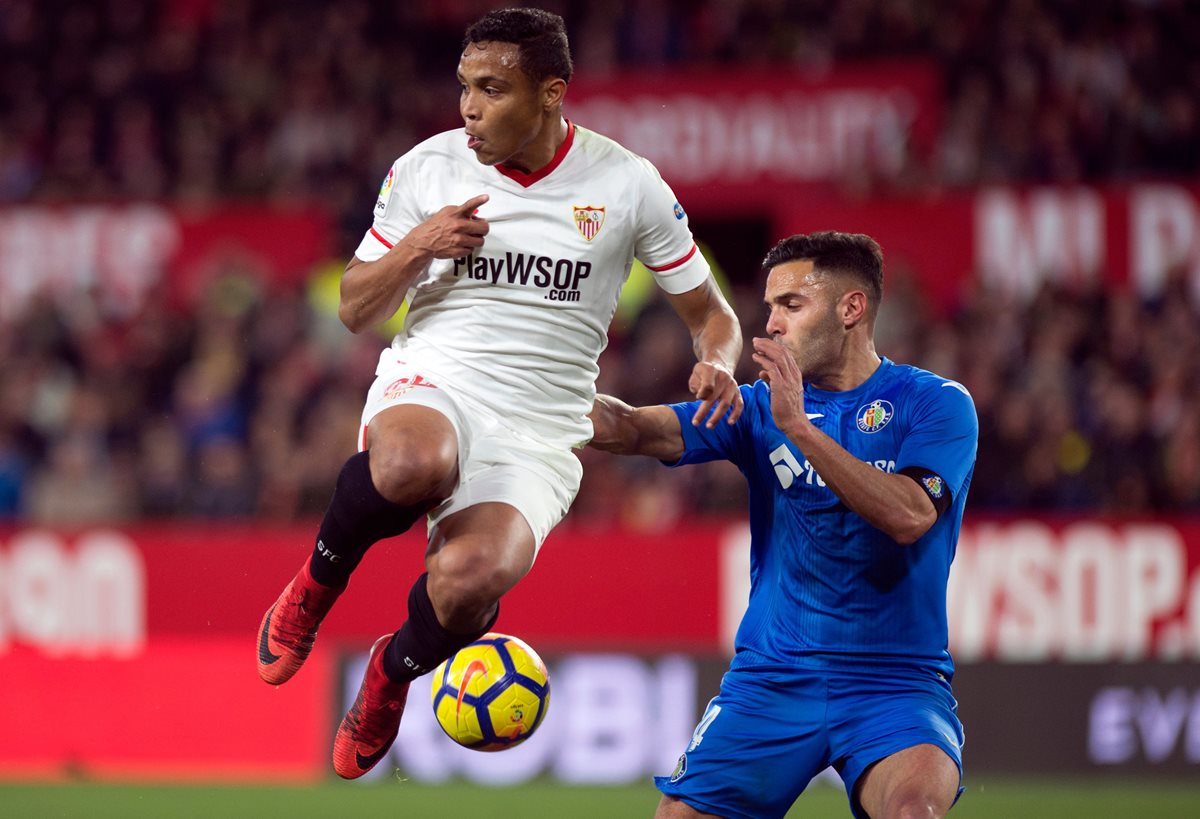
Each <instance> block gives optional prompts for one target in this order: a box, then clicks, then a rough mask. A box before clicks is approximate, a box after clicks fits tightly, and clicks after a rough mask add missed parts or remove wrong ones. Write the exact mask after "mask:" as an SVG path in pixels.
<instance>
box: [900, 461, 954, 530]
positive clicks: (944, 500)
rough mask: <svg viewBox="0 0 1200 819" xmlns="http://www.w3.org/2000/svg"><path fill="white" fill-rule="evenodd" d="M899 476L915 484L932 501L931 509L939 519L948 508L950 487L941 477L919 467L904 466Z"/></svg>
mask: <svg viewBox="0 0 1200 819" xmlns="http://www.w3.org/2000/svg"><path fill="white" fill-rule="evenodd" d="M900 474H901V475H904V476H905V477H908V478H912V479H913V480H914V481H916V482H917V486H919V487H921V489H922V490H924V492H925V494H926V495H928V496H929V499H930V500H931V501H933V508H934V509H935V510H937V514H938V517H939V518H940V517H941V516H942V513H943V512H945V511H946V510H947V509H949V508H950V501H951V498H950V487H948V486H946V481H945V479H944V478H942V476H941V475H939V474H937V473H936V472H934V471H932V470H929V469H925V468H924V467H921V466H906V467H905V468H904V469H901V470H900Z"/></svg>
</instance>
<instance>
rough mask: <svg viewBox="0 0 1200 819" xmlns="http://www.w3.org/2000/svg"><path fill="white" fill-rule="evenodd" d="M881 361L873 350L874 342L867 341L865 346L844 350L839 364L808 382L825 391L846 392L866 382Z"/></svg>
mask: <svg viewBox="0 0 1200 819" xmlns="http://www.w3.org/2000/svg"><path fill="white" fill-rule="evenodd" d="M881 363H883V360H882V359H881V358H880V357H879V354H878V353H876V352H875V344H874V343H873V342H868V343H867V344H866V345H865V346H856V347H854V348H851V349H848V350H846V353H845V356H844V357H843V359H842V362H841V366H839V367H837V368H836V369H835V370H833V371H831V372H829V373H826V374H823V375H822V376H820V377H819V378H815V379H813V380H812V381H810V382H809V383H811V384H812V385H813V386H814V387H816V388H817V389H819V390H825V391H826V392H846V391H848V390H852V389H854V388H855V387H860V386H862V385H863V384H864V383H866V381H867V379H868V378H870V377H871V376H872V375H874V374H875V371H876V370H878V369H879V365H880V364H881Z"/></svg>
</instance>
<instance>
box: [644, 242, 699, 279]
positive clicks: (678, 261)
mask: <svg viewBox="0 0 1200 819" xmlns="http://www.w3.org/2000/svg"><path fill="white" fill-rule="evenodd" d="M695 255H696V246H695V245H692V249H691V250H689V251H688V252H687V255H686V256H684V257H683V258H682V259H676V260H675V261H673V262H671V263H670V264H664V265H663V266H662V267H650V265H646V267H648V268H650V269H651V270H653V271H654V272H655V273H662V272H663V271H664V270H671V269H673V268H676V267H679V265H681V264H683V263H684V262H686V261H687V260H688V259H690V258H692V257H693V256H695Z"/></svg>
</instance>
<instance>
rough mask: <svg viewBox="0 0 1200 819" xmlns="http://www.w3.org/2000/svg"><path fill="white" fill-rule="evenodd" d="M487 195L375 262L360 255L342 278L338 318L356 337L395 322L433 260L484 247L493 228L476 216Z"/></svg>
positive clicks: (451, 208)
mask: <svg viewBox="0 0 1200 819" xmlns="http://www.w3.org/2000/svg"><path fill="white" fill-rule="evenodd" d="M487 200H488V197H487V194H482V195H480V196H475V197H472V198H471V199H468V200H467V201H466V202H463V203H462V204H461V205H447V206H446V207H444V208H442V209H441V210H439V211H438V212H437V213H435V214H434V215H433V216H431V217H429V218H428V219H426V220H425V221H424V222H422V223H421V224H419V225H417V226H416V227H415V228H413V229H412V230H410V231H409V232H408V235H406V236H405V237H404V238H402V239H400V241H398V242H396V244H394V245H393V246H392V248H391V249H390V250H388V252H387V253H385V254H384V255H383V256H380V257H379V258H378V259H376V260H375V261H373V262H364V261H363V260H362V259H360V258H358V257H357V256H355V257H354V258H353V259H351V260H350V263H349V264H348V265H346V272H345V273H343V274H342V300H341V304H340V305H339V307H338V318H340V319H341V320H342V324H345V325H346V327H347V329H349V330H350V332H352V333H359V332H362V331H363V330H366V329H368V328H370V327H374V326H375V325H377V324H382V323H383V322H385V321H387V320H388V319H390V318H391V317H392V316H393V315H395V313H396V311H397V310H399V309H400V305H401V304H403V303H404V297H405V295H406V294H407V293H408V289H409V288H410V287H411V286H412V284H413V282H414V281H416V279H417V277H418V276H420V275H421V273H422V272H423V271H424V270H425V268H426V267H428V266H429V263H430V262H431V261H433V260H434V259H461V258H462V257H463V256H466V255H467V254H468V253H470V252H471V251H472V250H474V249H475V248H477V247H479V246H481V245H482V244H483V237H484V236H485V235H487V232H488V223H487V222H486V221H485V220H483V219H480V218H479V217H477V216H476V215H475V211H476V209H477V208H479V206H481V205H482V204H484V203H485V202H487Z"/></svg>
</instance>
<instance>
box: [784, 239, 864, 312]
mask: <svg viewBox="0 0 1200 819" xmlns="http://www.w3.org/2000/svg"><path fill="white" fill-rule="evenodd" d="M795 261H809V262H812V263H813V268H814V269H815V270H819V271H821V272H823V273H833V274H837V275H842V276H851V277H853V278H854V279H855V280H857V281H858V282H859V283H861V284H862V286H863V289H864V290H865V291H866V293H867V298H868V299H869V300H870V302H871V304H872V305H874V306H875V307H878V306H879V302H880V300H881V299H882V298H883V250H882V248H880V247H879V243H878V242H876V241H875V240H874V239H872V238H871V237H870V236H867V235H866V234H863V233H842V232H840V231H836V230H824V231H820V232H818V233H807V234H806V233H797V234H796V235H795V236H789V237H787V238H786V239H783V240H782V241H780V242H779V243H778V244H777V245H775V247H773V248H771V249H770V250H769V251H768V252H767V255H766V258H764V259H763V263H762V269H763V271H764V272H766V273H770V272H771V270H772V269H773V268H776V267H778V266H779V265H781V264H786V263H788V262H795Z"/></svg>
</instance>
